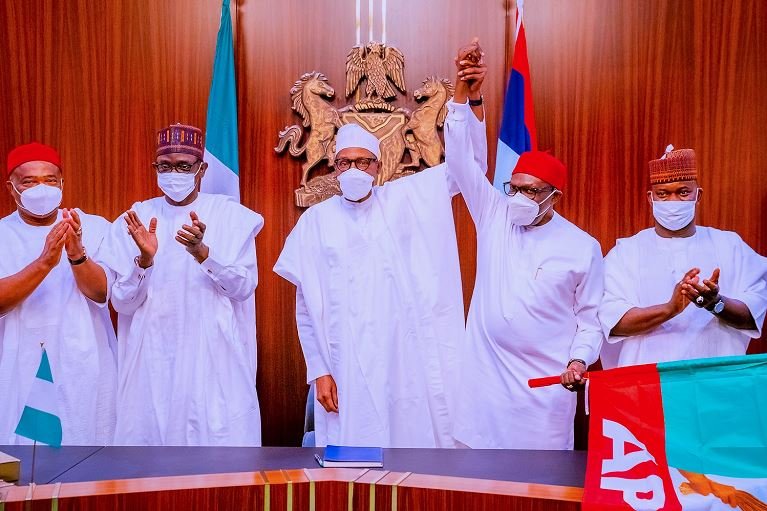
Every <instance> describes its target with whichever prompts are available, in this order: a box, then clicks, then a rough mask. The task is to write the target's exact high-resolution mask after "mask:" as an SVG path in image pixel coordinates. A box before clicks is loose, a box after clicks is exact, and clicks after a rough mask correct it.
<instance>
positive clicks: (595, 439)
mask: <svg viewBox="0 0 767 511" xmlns="http://www.w3.org/2000/svg"><path fill="white" fill-rule="evenodd" d="M588 385H589V389H588V392H589V408H590V414H591V420H590V425H589V454H588V466H587V469H586V484H585V488H584V494H583V510H584V511H591V510H597V509H599V510H616V511H623V510H626V511H628V510H640V509H641V510H650V509H652V510H681V509H684V510H692V509H700V510H706V511H713V510H727V511H731V510H732V509H733V508H735V509H738V508H739V509H741V510H743V511H757V510H761V511H763V510H767V392H765V389H766V388H767V355H752V356H740V357H722V358H712V359H701V360H689V361H682V362H667V363H659V364H647V365H639V366H630V367H621V368H617V369H610V370H606V371H596V372H591V373H590V376H589V380H588Z"/></svg>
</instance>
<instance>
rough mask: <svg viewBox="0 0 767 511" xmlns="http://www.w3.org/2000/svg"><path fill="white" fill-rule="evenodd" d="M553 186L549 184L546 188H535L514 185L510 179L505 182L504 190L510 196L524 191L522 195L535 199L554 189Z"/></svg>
mask: <svg viewBox="0 0 767 511" xmlns="http://www.w3.org/2000/svg"><path fill="white" fill-rule="evenodd" d="M554 189H555V188H554V187H553V186H547V187H546V188H535V187H533V186H514V185H512V184H511V182H510V181H506V182H505V183H503V191H504V192H505V193H506V195H508V196H509V197H513V196H515V195H516V194H517V192H522V195H524V196H525V197H527V198H528V199H535V198H536V197H537V196H538V194H541V193H546V192H551V191H554Z"/></svg>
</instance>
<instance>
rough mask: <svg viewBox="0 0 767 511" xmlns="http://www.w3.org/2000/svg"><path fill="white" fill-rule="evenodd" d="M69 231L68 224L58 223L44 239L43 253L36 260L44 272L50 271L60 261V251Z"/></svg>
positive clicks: (64, 222)
mask: <svg viewBox="0 0 767 511" xmlns="http://www.w3.org/2000/svg"><path fill="white" fill-rule="evenodd" d="M69 229H70V226H69V222H66V221H63V222H59V223H57V224H56V225H54V226H53V229H51V232H49V233H48V236H46V237H45V245H44V246H43V252H42V253H41V254H40V257H38V258H37V260H38V261H40V263H41V264H42V265H43V266H44V267H45V268H46V270H48V271H50V270H52V269H53V268H54V267H55V266H56V265H58V264H59V262H60V261H61V251H62V250H63V249H64V244H65V243H66V241H67V234H68V233H69Z"/></svg>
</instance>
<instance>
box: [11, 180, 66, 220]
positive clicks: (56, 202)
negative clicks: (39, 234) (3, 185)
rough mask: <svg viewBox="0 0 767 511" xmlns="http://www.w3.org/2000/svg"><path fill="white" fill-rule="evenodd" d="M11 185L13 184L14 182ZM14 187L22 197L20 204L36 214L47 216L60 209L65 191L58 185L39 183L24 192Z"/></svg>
mask: <svg viewBox="0 0 767 511" xmlns="http://www.w3.org/2000/svg"><path fill="white" fill-rule="evenodd" d="M11 185H12V186H13V183H11ZM13 189H14V190H16V193H18V194H19V196H20V198H21V204H20V206H21V207H22V208H23V209H24V210H25V211H29V212H30V213H32V214H33V215H35V216H46V215H48V214H49V213H52V212H53V211H54V210H56V209H58V207H59V206H60V205H61V199H62V197H63V191H62V189H61V188H59V187H58V186H51V185H45V184H39V185H35V186H33V187H32V188H27V189H26V190H24V191H23V192H19V190H18V189H16V187H15V186H13Z"/></svg>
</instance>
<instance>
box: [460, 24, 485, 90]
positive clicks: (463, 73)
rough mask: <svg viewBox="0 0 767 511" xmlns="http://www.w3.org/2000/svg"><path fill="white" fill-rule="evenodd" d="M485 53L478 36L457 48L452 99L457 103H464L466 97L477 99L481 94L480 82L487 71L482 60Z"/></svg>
mask: <svg viewBox="0 0 767 511" xmlns="http://www.w3.org/2000/svg"><path fill="white" fill-rule="evenodd" d="M484 55H485V53H484V52H483V51H482V48H481V47H480V46H479V38H477V37H475V38H474V39H472V41H471V43H470V44H468V45H466V46H464V47H462V48H461V49H460V50H458V55H456V57H455V66H456V69H457V76H456V79H455V92H454V94H453V99H454V101H456V102H457V103H465V102H466V98H467V97H469V98H471V99H479V98H480V97H481V95H482V82H483V81H484V79H485V74H486V73H487V66H486V65H485V61H484Z"/></svg>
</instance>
